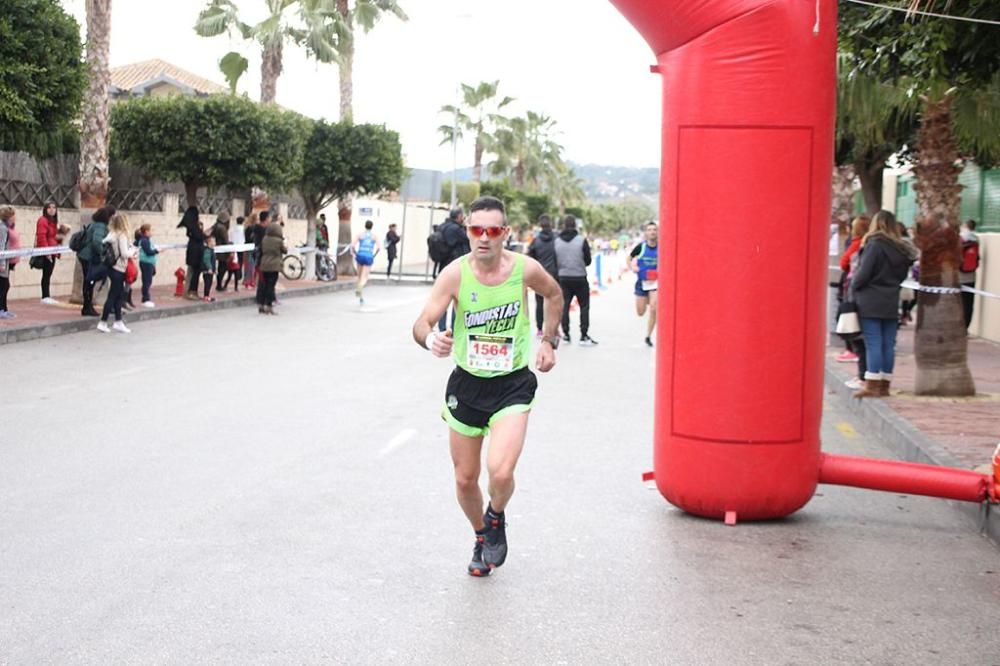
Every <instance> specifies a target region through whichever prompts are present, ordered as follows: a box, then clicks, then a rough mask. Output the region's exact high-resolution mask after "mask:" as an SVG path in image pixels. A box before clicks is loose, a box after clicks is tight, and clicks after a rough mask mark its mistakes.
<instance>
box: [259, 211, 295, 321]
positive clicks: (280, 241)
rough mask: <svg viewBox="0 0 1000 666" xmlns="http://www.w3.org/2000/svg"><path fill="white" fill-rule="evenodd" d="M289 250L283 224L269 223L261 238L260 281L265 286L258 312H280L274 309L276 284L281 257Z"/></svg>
mask: <svg viewBox="0 0 1000 666" xmlns="http://www.w3.org/2000/svg"><path fill="white" fill-rule="evenodd" d="M287 251H288V248H287V247H285V234H284V230H283V229H282V226H281V224H280V223H279V222H278V221H275V222H272V223H270V224H268V225H267V227H265V230H264V237H263V239H262V240H261V255H260V257H261V258H260V272H261V281H260V282H261V284H262V285H264V287H263V289H262V291H261V301H260V304H259V305H258V307H257V312H259V313H260V314H271V315H273V314H278V313H277V312H275V311H274V302H275V300H276V299H275V285H277V284H278V272H279V271H280V270H281V259H282V257H284V255H285V252H287Z"/></svg>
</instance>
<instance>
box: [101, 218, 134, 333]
mask: <svg viewBox="0 0 1000 666" xmlns="http://www.w3.org/2000/svg"><path fill="white" fill-rule="evenodd" d="M131 233H132V232H131V230H130V229H129V225H128V218H126V217H125V216H124V215H122V214H121V213H118V214H116V215H115V216H114V217H112V218H111V222H110V223H109V224H108V235H107V236H105V237H104V246H110V247H108V248H106V249H105V252H108V251H110V252H111V253H112V256H113V257H114V259H115V263H114V264H112V265H111V266H109V267H108V280H109V281H110V282H111V287H110V288H109V289H108V299H107V300H106V301H104V312H103V313H102V314H101V321H99V322H98V323H97V330H98V331H101V332H102V333H107V332H109V331H110V330H111V329H110V328H108V316H109V315H110V314H111V312H112V311H114V313H115V324H114V326H112V327H111V328H113V329H114V330H116V331H118V332H119V333H131V332H132V331H131V330H129V328H128V327H127V326H125V322H123V321H122V301H123V299H124V298H125V270H126V268H128V259H129V257H131V256H133V255H135V253H136V251H137V248H136V247H135V245H133V244H132V240H131V238H129V236H131ZM104 246H102V247H104Z"/></svg>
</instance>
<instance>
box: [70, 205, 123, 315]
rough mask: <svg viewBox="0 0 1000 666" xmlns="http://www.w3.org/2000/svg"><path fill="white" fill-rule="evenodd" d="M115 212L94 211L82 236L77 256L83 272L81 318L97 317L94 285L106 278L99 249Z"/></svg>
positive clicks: (105, 207)
mask: <svg viewBox="0 0 1000 666" xmlns="http://www.w3.org/2000/svg"><path fill="white" fill-rule="evenodd" d="M115 213H117V211H116V210H115V208H114V207H113V206H104V207H103V208H98V209H97V210H95V211H94V214H93V215H91V216H90V224H89V225H88V226H87V231H86V235H85V236H84V245H83V249H82V250H80V252H79V253H78V254H77V259H79V261H80V268H81V269H82V270H83V308H82V309H81V310H80V315H81V316H83V317H99V316H100V313H98V312H97V310H95V309H94V283H95V282H97V281H98V280H103V279H105V278H106V277H107V270H106V269H105V268H104V266H103V265H102V264H101V247H102V244H103V243H104V237H105V236H107V235H108V222H109V221H110V220H111V218H112V217H114V215H115Z"/></svg>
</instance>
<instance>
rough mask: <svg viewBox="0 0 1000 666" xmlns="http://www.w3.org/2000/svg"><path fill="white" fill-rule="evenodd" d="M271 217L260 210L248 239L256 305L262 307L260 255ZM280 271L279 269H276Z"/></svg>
mask: <svg viewBox="0 0 1000 666" xmlns="http://www.w3.org/2000/svg"><path fill="white" fill-rule="evenodd" d="M270 217H271V212H270V211H267V210H262V211H260V213H258V214H257V224H256V225H255V226H254V228H253V237H251V238H248V239H247V240H248V241H252V242H253V245H254V250H253V260H254V277H253V282H254V285H255V286H256V287H257V294H256V300H257V305H258V306H262V305H264V280H262V279H261V277H262V275H261V272H262V270H263V269H262V268H261V267H260V262H261V254H262V252H263V246H264V235H265V234H266V233H267V228H268V226H270V225H269V224H268V220H269V219H270ZM278 270H281V267H280V266H279V267H278Z"/></svg>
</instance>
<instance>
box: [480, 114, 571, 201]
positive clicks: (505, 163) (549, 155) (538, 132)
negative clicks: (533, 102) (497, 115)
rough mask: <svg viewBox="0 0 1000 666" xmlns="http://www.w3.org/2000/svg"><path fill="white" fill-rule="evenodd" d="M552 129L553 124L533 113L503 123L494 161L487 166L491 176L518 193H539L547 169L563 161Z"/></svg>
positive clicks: (551, 120)
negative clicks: (504, 179)
mask: <svg viewBox="0 0 1000 666" xmlns="http://www.w3.org/2000/svg"><path fill="white" fill-rule="evenodd" d="M555 125H556V121H555V120H553V119H551V118H550V117H548V116H546V115H544V114H542V113H537V112H535V111H528V112H527V114H525V115H524V116H523V117H518V118H510V119H507V120H506V121H504V122H502V123H501V124H500V128H499V129H498V130H497V133H496V141H495V144H494V150H495V152H496V155H497V158H496V160H494V161H493V162H492V163H491V164H490V172H491V173H492V174H493V175H496V176H504V177H508V178H510V180H511V184H512V185H514V187H517V188H519V189H520V188H527V189H529V190H531V191H536V192H537V191H539V190H540V189H541V184H542V178H543V175H544V173H545V171H546V168H547V167H546V165H548V164H553V163H556V162H559V161H561V160H562V146H560V145H559V144H558V143H557V142H556V141H555V140H554V139H553V135H554V134H555Z"/></svg>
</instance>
